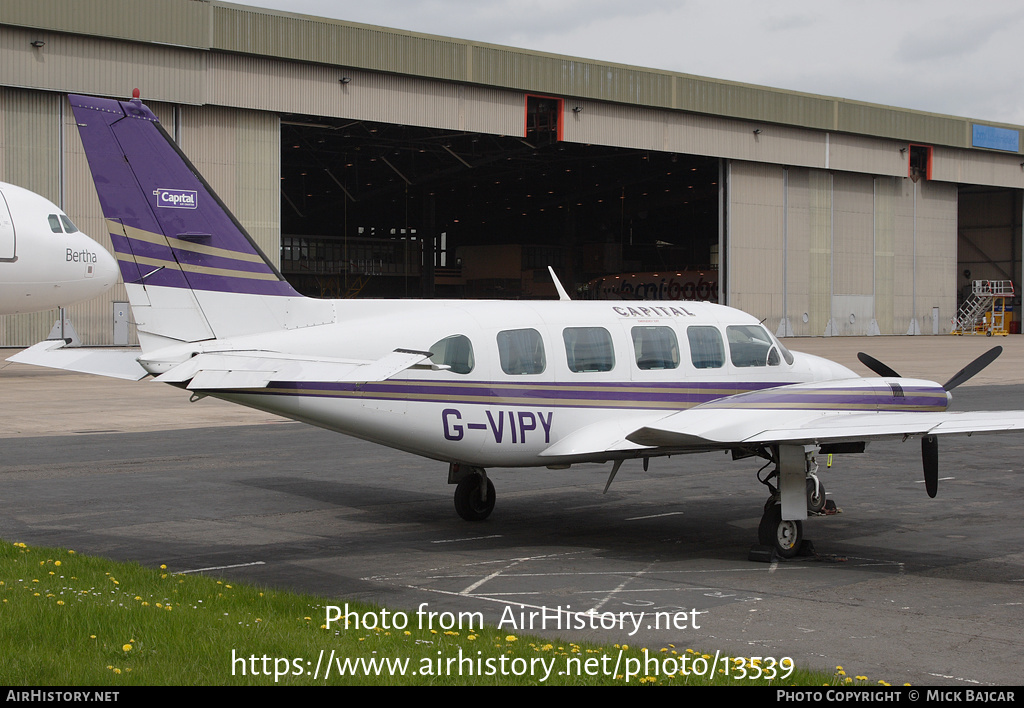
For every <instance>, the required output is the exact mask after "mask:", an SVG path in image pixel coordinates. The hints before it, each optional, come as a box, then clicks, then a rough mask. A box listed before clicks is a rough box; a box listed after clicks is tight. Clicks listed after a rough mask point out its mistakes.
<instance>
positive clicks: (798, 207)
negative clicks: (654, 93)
mask: <svg viewBox="0 0 1024 708" xmlns="http://www.w3.org/2000/svg"><path fill="white" fill-rule="evenodd" d="M727 194H728V195H729V200H728V205H727V207H726V208H727V209H728V224H729V235H728V243H729V249H728V253H727V258H728V259H729V260H728V278H727V287H728V294H727V298H728V300H727V303H728V304H729V305H731V306H733V307H738V308H740V309H742V310H745V311H747V312H749V313H751V314H752V315H754V316H755V317H758V318H759V319H760V318H765V320H766V321H767V322H769V323H771V324H772V326H773V327H775V328H776V331H777V332H779V333H780V334H786V335H797V336H801V335H809V336H820V335H868V334H906V333H908V331H909V330H912V328H913V323H914V321H915V318H916V328H917V331H919V332H920V333H931V332H932V331H933V329H932V326H933V309H932V308H933V307H938V308H939V320H938V331H939V332H940V333H947V332H949V329H950V324H949V320H950V318H952V316H953V314H954V309H955V306H956V291H955V277H954V274H955V272H956V267H957V265H956V264H957V262H956V228H957V222H956V213H957V198H956V187H955V185H949V184H939V183H933V182H925V181H922V182H920V183H918V184H915V183H914V182H912V181H911V180H909V179H896V178H891V177H872V176H870V175H860V174H855V173H844V172H833V171H825V170H817V169H805V168H785V169H784V168H782V167H780V166H769V165H760V164H756V163H744V162H740V161H733V162H732V163H731V164H730V169H729V185H728V189H727Z"/></svg>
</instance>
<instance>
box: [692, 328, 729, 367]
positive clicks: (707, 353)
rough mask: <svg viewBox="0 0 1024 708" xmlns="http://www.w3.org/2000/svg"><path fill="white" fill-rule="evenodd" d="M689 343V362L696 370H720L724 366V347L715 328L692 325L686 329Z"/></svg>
mask: <svg viewBox="0 0 1024 708" xmlns="http://www.w3.org/2000/svg"><path fill="white" fill-rule="evenodd" d="M686 339H687V340H688V341H689V343H690V361H692V362H693V366H694V368H696V369H720V368H722V367H723V366H725V347H724V346H723V345H722V333H721V332H719V331H718V328H717V327H709V326H705V325H694V326H693V327H687V328H686Z"/></svg>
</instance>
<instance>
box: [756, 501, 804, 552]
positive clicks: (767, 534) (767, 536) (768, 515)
mask: <svg viewBox="0 0 1024 708" xmlns="http://www.w3.org/2000/svg"><path fill="white" fill-rule="evenodd" d="M757 540H758V542H759V543H760V544H761V545H762V546H768V547H769V548H772V549H774V550H775V553H777V554H778V555H779V557H780V558H794V557H795V556H796V555H797V553H799V552H800V545H801V544H802V543H803V540H804V524H803V522H802V521H786V520H783V518H782V506H780V505H779V504H773V505H771V506H770V507H769V508H768V509H766V510H765V512H764V516H762V517H761V523H760V525H759V526H758V527H757Z"/></svg>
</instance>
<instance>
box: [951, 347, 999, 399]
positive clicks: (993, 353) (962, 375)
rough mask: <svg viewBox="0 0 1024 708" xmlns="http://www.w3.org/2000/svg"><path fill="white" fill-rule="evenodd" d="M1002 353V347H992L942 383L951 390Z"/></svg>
mask: <svg viewBox="0 0 1024 708" xmlns="http://www.w3.org/2000/svg"><path fill="white" fill-rule="evenodd" d="M1002 353H1003V348H1002V347H992V348H991V349H989V350H988V351H987V352H985V353H984V354H982V355H981V356H979V357H978V358H977V359H975V360H974V361H972V362H971V363H970V364H968V365H967V366H965V367H964V368H962V369H960V371H958V372H956V373H955V374H953V378H951V379H950V380H949V381H947V382H946V383H945V384H943V385H942V387H943V388H944V389H946V390H947V391H952V390H953V389H954V388H956V387H957V386H959V385H960V384H962V383H964V382H965V381H968V380H969V379H971V378H973V377H974V375H975V374H977V373H979V372H980V371H981V370H982V369H984V368H985V367H986V366H988V365H989V364H991V363H992V362H993V361H995V360H996V358H997V357H998V356H999V355H1000V354H1002Z"/></svg>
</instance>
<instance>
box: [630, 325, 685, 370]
mask: <svg viewBox="0 0 1024 708" xmlns="http://www.w3.org/2000/svg"><path fill="white" fill-rule="evenodd" d="M632 334H633V353H634V354H635V355H636V366H637V368H638V369H642V370H650V369H675V368H678V366H679V340H678V339H676V333H675V330H673V329H672V328H671V327H634V328H633V331H632Z"/></svg>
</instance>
